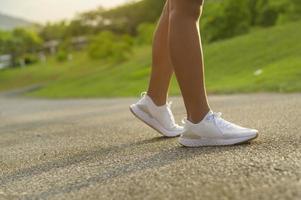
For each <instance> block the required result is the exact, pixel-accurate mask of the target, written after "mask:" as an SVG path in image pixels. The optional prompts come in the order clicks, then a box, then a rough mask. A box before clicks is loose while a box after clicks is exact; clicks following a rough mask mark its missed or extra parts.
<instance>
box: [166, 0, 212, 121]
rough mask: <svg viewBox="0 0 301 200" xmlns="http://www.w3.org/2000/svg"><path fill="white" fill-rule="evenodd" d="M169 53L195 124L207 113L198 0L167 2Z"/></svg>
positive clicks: (189, 117) (199, 4)
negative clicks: (168, 11) (168, 13)
mask: <svg viewBox="0 0 301 200" xmlns="http://www.w3.org/2000/svg"><path fill="white" fill-rule="evenodd" d="M170 3H171V5H170V6H171V10H170V18H169V50H170V58H171V62H172V65H173V68H174V71H175V74H176V77H177V80H178V82H179V85H180V89H181V92H182V95H183V98H184V103H185V107H186V110H187V118H188V120H189V121H191V122H193V123H198V122H199V121H201V120H202V119H203V117H204V116H205V115H206V114H207V113H208V111H209V110H210V107H209V105H208V101H207V95H206V90H205V80H204V62H203V54H202V45H201V40H200V34H199V26H198V24H199V17H200V14H201V8H202V7H201V6H202V3H203V1H202V0H170Z"/></svg>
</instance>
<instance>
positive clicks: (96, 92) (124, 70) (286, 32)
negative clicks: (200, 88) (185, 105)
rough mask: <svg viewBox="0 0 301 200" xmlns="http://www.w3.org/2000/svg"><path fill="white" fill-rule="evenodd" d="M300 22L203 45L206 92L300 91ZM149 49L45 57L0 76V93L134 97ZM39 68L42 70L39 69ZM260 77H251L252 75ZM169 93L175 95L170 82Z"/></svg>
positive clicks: (145, 75) (142, 82)
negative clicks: (123, 56) (116, 57)
mask: <svg viewBox="0 0 301 200" xmlns="http://www.w3.org/2000/svg"><path fill="white" fill-rule="evenodd" d="M300 35H301V21H299V22H295V23H291V24H286V25H281V26H275V27H272V28H266V29H259V30H256V31H252V32H251V33H250V34H246V35H242V36H239V37H235V38H232V39H227V40H224V41H218V42H214V43H211V44H206V45H205V46H204V53H205V59H206V65H205V68H206V70H205V72H206V88H207V89H208V92H209V93H235V92H268V91H272V92H300V91H301V79H300V77H301V68H300V65H301V57H300V55H299V54H300V53H299V52H300V51H301V43H299V42H296V41H298V40H300ZM150 65H151V47H150V46H146V45H143V46H135V47H134V48H133V53H132V55H131V59H128V60H126V61H123V62H120V63H118V67H116V63H112V62H111V61H107V60H99V59H90V58H89V57H88V56H87V54H85V53H83V52H78V53H76V54H75V55H74V59H73V60H72V61H70V62H64V63H61V62H57V61H56V60H55V59H54V58H49V59H48V60H47V63H38V64H35V65H33V66H32V67H28V68H25V69H22V70H20V69H11V70H3V71H0V90H8V89H12V88H17V87H24V86H28V85H31V84H42V85H44V87H43V88H42V89H40V90H37V91H35V92H34V93H31V94H30V95H31V96H38V97H49V98H66V97H69V98H70V97H79V98H82V97H109V96H110V97H111V96H136V95H137V94H138V93H139V92H141V91H143V90H145V88H146V87H147V83H148V80H149V73H150V67H149V66H150ZM41 69H42V70H41ZM258 70H261V71H262V73H261V74H259V75H256V74H255V72H256V71H258ZM170 91H171V94H180V91H179V88H178V85H177V84H176V82H175V79H173V82H172V84H171V88H170Z"/></svg>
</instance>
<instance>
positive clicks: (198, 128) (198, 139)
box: [179, 111, 258, 147]
mask: <svg viewBox="0 0 301 200" xmlns="http://www.w3.org/2000/svg"><path fill="white" fill-rule="evenodd" d="M183 121H184V122H183V123H185V125H184V132H183V134H182V135H181V137H180V138H179V142H180V144H182V145H184V146H187V147H200V146H222V145H233V144H239V143H244V142H247V141H250V140H253V139H255V138H257V136H258V131H257V130H255V129H249V128H244V127H241V126H238V125H236V124H233V123H230V122H228V121H226V120H224V119H223V118H221V113H213V112H212V111H209V112H208V114H207V115H206V116H205V117H204V119H203V120H202V121H201V122H199V123H198V124H193V123H191V122H190V121H188V120H186V119H184V120H183Z"/></svg>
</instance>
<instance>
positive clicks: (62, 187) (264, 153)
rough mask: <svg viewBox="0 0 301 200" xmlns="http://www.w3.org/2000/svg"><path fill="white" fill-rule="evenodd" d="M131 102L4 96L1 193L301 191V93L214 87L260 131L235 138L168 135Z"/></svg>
mask: <svg viewBox="0 0 301 200" xmlns="http://www.w3.org/2000/svg"><path fill="white" fill-rule="evenodd" d="M172 100H174V104H173V110H174V113H175V114H176V119H177V120H178V121H179V120H180V119H181V118H182V117H184V116H185V111H184V107H183V103H182V100H181V99H180V98H172ZM134 101H135V99H133V98H127V99H92V100H36V99H28V98H16V97H5V96H3V95H2V97H0V199H86V200H87V199H156V200H157V199H219V200H220V199H231V200H232V199H268V200H271V199H301V151H300V150H301V145H300V144H301V137H300V136H301V94H287V95H278V94H254V95H229V96H227V95H224V96H210V102H211V106H212V108H213V109H214V110H215V111H221V112H223V116H224V117H225V118H226V119H228V120H232V121H234V122H237V123H238V124H241V125H245V126H250V127H254V128H256V129H258V130H259V131H260V137H259V138H258V139H257V140H255V141H253V142H251V143H249V144H244V145H237V146H230V147H205V148H185V147H182V146H181V145H179V144H178V143H177V139H176V138H173V139H167V138H162V137H160V135H159V134H157V133H156V132H154V131H153V130H152V129H150V128H148V127H147V126H145V125H144V124H142V123H141V122H140V121H138V120H137V119H135V118H134V117H133V116H132V115H131V113H130V112H129V110H128V105H129V104H131V103H133V102H134Z"/></svg>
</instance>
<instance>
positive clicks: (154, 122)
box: [129, 104, 181, 137]
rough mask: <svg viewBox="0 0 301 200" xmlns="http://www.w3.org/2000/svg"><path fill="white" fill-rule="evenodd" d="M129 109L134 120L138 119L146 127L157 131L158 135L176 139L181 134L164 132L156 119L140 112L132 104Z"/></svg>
mask: <svg viewBox="0 0 301 200" xmlns="http://www.w3.org/2000/svg"><path fill="white" fill-rule="evenodd" d="M129 108H130V111H131V112H132V113H133V115H134V116H135V117H136V118H138V119H139V120H141V121H142V122H144V123H145V124H146V125H148V126H149V127H151V128H153V129H154V130H155V131H157V132H158V133H160V134H161V135H163V136H165V137H177V136H179V135H180V134H181V133H174V132H172V131H168V130H166V129H165V128H164V127H162V126H161V124H160V123H159V122H158V121H157V120H156V119H154V118H153V117H151V116H149V114H148V113H146V112H144V111H142V110H141V109H140V108H139V107H138V106H137V105H135V104H132V105H131V106H130V107H129Z"/></svg>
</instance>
